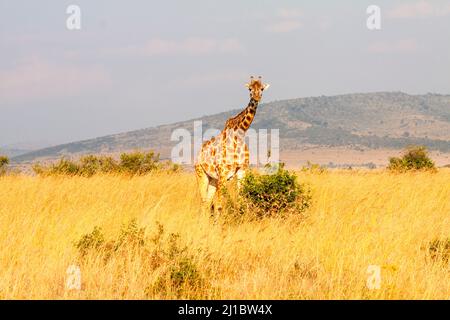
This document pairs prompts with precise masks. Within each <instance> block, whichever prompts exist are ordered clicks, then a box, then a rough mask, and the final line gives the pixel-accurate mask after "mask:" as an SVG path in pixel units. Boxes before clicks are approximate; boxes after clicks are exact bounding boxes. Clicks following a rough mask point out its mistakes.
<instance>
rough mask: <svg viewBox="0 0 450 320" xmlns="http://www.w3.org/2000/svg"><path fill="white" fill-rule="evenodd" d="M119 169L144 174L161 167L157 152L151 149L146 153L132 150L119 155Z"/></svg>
mask: <svg viewBox="0 0 450 320" xmlns="http://www.w3.org/2000/svg"><path fill="white" fill-rule="evenodd" d="M119 166H120V170H121V171H122V172H125V173H129V174H133V175H135V174H138V175H140V174H145V173H148V172H151V171H155V170H158V169H160V168H161V164H160V162H159V154H157V155H155V153H154V152H153V151H150V152H148V153H142V152H133V153H122V154H121V155H120V164H119Z"/></svg>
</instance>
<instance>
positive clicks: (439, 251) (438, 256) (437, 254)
mask: <svg viewBox="0 0 450 320" xmlns="http://www.w3.org/2000/svg"><path fill="white" fill-rule="evenodd" d="M428 252H429V254H430V257H431V259H432V260H434V261H441V262H444V263H447V262H448V260H449V258H450V238H448V239H444V240H440V239H436V240H434V241H432V242H431V243H430V244H429V246H428Z"/></svg>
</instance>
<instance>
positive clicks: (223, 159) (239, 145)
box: [195, 78, 268, 209]
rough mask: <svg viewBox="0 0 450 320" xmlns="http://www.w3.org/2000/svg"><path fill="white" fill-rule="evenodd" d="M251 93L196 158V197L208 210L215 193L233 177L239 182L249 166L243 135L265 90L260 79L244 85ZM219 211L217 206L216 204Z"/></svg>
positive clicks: (265, 86) (218, 192) (203, 146)
mask: <svg viewBox="0 0 450 320" xmlns="http://www.w3.org/2000/svg"><path fill="white" fill-rule="evenodd" d="M247 87H248V88H249V90H250V92H251V94H250V96H251V98H250V102H249V104H248V106H247V108H245V109H244V110H243V111H242V112H240V113H239V114H238V115H237V116H235V117H233V118H230V119H228V120H227V122H226V124H225V127H224V129H223V130H222V132H221V133H220V134H219V135H218V136H216V137H213V138H211V139H210V140H209V141H206V142H205V143H203V145H202V149H201V151H200V154H199V156H198V158H197V163H196V165H195V172H196V174H197V179H198V183H199V188H200V195H201V197H202V202H203V204H204V205H205V206H207V207H209V208H210V207H211V205H212V202H213V198H214V196H215V195H216V193H217V197H218V200H219V201H220V200H221V199H220V198H221V194H220V193H221V188H222V187H223V186H224V184H225V182H226V181H227V180H230V179H231V178H233V177H234V176H237V178H238V186H239V185H240V180H241V179H242V178H243V177H244V175H245V171H246V170H247V169H248V167H249V150H248V146H247V144H246V143H245V132H246V131H247V130H248V128H249V127H250V125H251V123H252V122H253V119H254V117H255V115H256V109H257V107H258V103H259V101H260V100H261V95H262V91H263V90H264V89H265V88H267V87H268V85H263V84H262V83H261V80H253V78H252V80H251V82H250V83H249V84H248V85H247ZM219 209H220V204H219Z"/></svg>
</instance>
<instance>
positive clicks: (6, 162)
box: [0, 156, 9, 175]
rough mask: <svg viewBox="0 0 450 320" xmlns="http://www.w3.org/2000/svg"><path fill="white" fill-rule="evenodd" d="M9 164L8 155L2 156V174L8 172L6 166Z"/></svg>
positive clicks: (0, 158) (0, 171) (0, 159)
mask: <svg viewBox="0 0 450 320" xmlns="http://www.w3.org/2000/svg"><path fill="white" fill-rule="evenodd" d="M8 164H9V159H8V157H5V156H0V175H3V174H5V173H6V166H7V165H8Z"/></svg>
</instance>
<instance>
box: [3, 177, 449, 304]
mask: <svg viewBox="0 0 450 320" xmlns="http://www.w3.org/2000/svg"><path fill="white" fill-rule="evenodd" d="M298 179H299V180H300V181H301V182H302V183H306V184H308V185H309V186H310V187H311V190H312V199H313V202H312V206H311V207H310V208H309V209H308V210H309V211H308V215H307V219H300V220H299V219H297V218H296V217H290V218H286V219H276V218H266V219H262V220H252V221H243V222H242V223H240V224H236V223H226V222H223V223H217V224H214V223H213V221H212V220H211V219H210V217H209V216H208V215H205V214H202V213H201V212H200V210H199V196H198V194H197V188H196V181H195V177H194V176H193V174H190V173H178V174H172V175H167V174H159V173H154V174H150V175H146V176H136V177H125V176H110V175H103V176H102V175H100V176H94V177H92V178H85V177H63V176H60V177H58V176H56V177H27V176H12V177H9V176H6V177H0V298H1V299H20V298H21V299H68V298H70V299H109V298H111V299H141V298H142V299H147V298H149V299H153V298H168V299H171V298H180V297H181V298H205V299H215V298H223V299H228V298H230V299H233V298H235V299H236V298H238V299H240V298H243V299H359V298H362V299H406V298H409V299H435V298H443V299H447V298H448V297H449V296H450V282H449V280H448V279H449V272H450V268H449V265H448V263H446V262H445V260H442V261H441V260H438V259H430V256H429V250H428V247H429V244H430V243H432V242H433V241H435V240H436V239H446V238H448V237H449V236H450V200H449V199H450V184H449V181H450V170H440V171H439V172H437V173H430V172H422V173H420V172H418V173H410V174H393V173H389V172H381V171H379V172H368V171H367V172H365V171H359V172H358V171H330V172H326V173H321V174H315V173H309V172H300V173H298ZM134 219H135V220H136V222H137V225H138V226H139V227H144V228H145V231H144V232H145V238H146V239H147V238H148V239H152V238H153V237H154V235H155V234H158V228H159V225H158V223H160V224H161V225H162V226H163V228H164V230H165V232H166V235H160V236H161V237H165V240H164V241H165V242H164V243H169V241H170V236H169V235H170V234H177V236H176V237H177V239H178V240H177V241H178V242H179V245H178V246H179V247H180V248H184V247H185V248H186V249H185V250H186V252H185V253H183V254H184V255H185V256H186V257H189V260H188V262H184V261H185V260H182V262H180V263H178V262H176V263H171V264H170V263H169V264H167V263H166V264H164V263H161V264H159V265H155V264H152V263H150V260H149V259H150V258H149V257H153V256H154V255H153V253H154V252H159V251H157V250H159V249H158V248H157V247H156V246H157V244H156V242H154V241H147V240H146V242H145V246H146V247H145V248H144V249H142V250H141V249H139V250H134V249H131V248H130V250H121V251H120V254H115V255H112V256H110V257H109V259H108V261H106V262H105V260H104V259H102V258H101V255H96V254H95V252H94V253H91V254H90V255H87V256H86V257H85V258H80V252H79V250H78V249H77V247H76V243H77V242H78V243H79V241H80V239H83V236H84V235H86V234H90V233H91V232H92V231H93V230H94V227H98V228H101V230H102V232H103V234H104V235H103V236H104V238H105V239H119V238H120V234H121V230H122V228H123V226H124V225H127V224H128V223H130V221H133V220H134ZM164 250H168V249H164ZM169 256H170V255H169V254H166V255H164V257H169ZM167 259H170V258H167ZM180 261H181V260H180ZM177 263H178V264H177ZM183 263H184V264H186V263H187V264H188V266H189V268H190V269H188V272H191V273H190V274H194V275H195V276H196V277H197V276H198V277H199V278H201V279H202V281H206V282H207V284H203V285H202V286H199V287H198V288H190V289H189V290H185V291H180V290H178V291H170V290H169V291H167V290H165V291H164V292H159V291H158V286H157V284H158V281H160V279H161V277H163V276H164V275H165V274H167V272H170V270H172V269H173V266H175V265H177V266H178V265H181V266H184V264H183ZM73 264H75V265H78V266H80V269H81V279H82V280H81V281H82V288H81V290H80V291H77V290H67V289H66V287H65V279H66V270H67V268H68V266H70V265H73ZM369 265H378V266H380V268H381V277H382V278H381V288H380V289H379V290H369V289H368V288H367V287H366V280H367V277H368V274H367V273H366V272H367V268H368V266H369ZM171 268H172V269H171ZM191 269H192V270H193V271H190V270H191ZM168 270H169V271H168ZM177 272H178V271H177ZM175 274H176V275H178V274H179V272H178V273H175ZM197 274H198V275H197ZM164 279H169V280H170V275H169V276H168V277H166V278H164ZM169 280H168V281H169ZM202 283H203V282H202ZM149 288H153V289H152V290H149ZM171 292H174V293H173V294H172V295H171ZM175 292H176V294H175Z"/></svg>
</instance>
